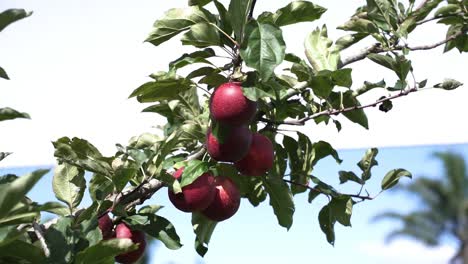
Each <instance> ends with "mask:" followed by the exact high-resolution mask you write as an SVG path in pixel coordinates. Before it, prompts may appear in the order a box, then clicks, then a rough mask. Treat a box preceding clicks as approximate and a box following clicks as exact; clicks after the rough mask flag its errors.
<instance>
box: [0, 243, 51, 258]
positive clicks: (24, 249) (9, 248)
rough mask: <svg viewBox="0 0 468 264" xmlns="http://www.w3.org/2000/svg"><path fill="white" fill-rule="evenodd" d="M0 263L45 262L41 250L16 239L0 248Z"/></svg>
mask: <svg viewBox="0 0 468 264" xmlns="http://www.w3.org/2000/svg"><path fill="white" fill-rule="evenodd" d="M12 258H13V259H14V260H12ZM4 259H8V260H6V261H4ZM0 262H1V263H28V264H42V263H46V260H45V256H44V253H43V250H42V249H41V248H39V247H37V246H35V245H33V244H31V243H28V242H25V241H22V240H19V239H18V240H15V241H13V242H11V243H8V244H7V245H5V246H2V247H0Z"/></svg>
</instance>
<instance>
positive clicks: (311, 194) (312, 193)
mask: <svg viewBox="0 0 468 264" xmlns="http://www.w3.org/2000/svg"><path fill="white" fill-rule="evenodd" d="M320 194H321V193H320V192H318V191H316V190H314V189H311V190H310V191H309V195H308V197H307V201H308V202H309V203H312V201H313V200H314V199H315V198H317V196H319V195H320Z"/></svg>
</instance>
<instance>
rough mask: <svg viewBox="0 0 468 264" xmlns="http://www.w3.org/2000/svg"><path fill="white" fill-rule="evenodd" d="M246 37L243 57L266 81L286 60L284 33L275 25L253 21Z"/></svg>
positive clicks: (248, 27)
mask: <svg viewBox="0 0 468 264" xmlns="http://www.w3.org/2000/svg"><path fill="white" fill-rule="evenodd" d="M231 3H232V2H231ZM245 36H246V39H245V40H244V42H242V45H241V48H240V54H241V57H242V59H244V61H245V63H246V64H247V66H249V67H252V68H254V69H256V70H257V71H258V72H259V74H260V78H262V80H264V81H266V80H268V79H269V78H270V77H271V76H272V74H273V72H274V70H275V68H276V66H278V65H279V64H281V62H282V61H283V59H284V56H285V48H286V44H285V42H284V40H283V33H282V31H281V29H280V28H278V27H277V26H275V25H272V24H265V23H260V22H258V21H255V20H252V21H251V22H249V23H248V24H247V26H246V29H245Z"/></svg>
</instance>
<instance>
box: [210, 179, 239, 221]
mask: <svg viewBox="0 0 468 264" xmlns="http://www.w3.org/2000/svg"><path fill="white" fill-rule="evenodd" d="M215 186H216V194H215V197H214V199H213V201H212V202H211V204H210V206H208V208H206V209H205V210H203V211H202V214H203V215H204V216H206V217H207V218H208V219H211V220H213V221H218V222H220V221H224V220H226V219H228V218H230V217H231V216H233V215H234V214H235V213H236V212H237V210H238V209H239V205H240V192H239V189H238V188H237V186H236V185H235V184H234V182H233V181H232V180H231V179H230V178H228V177H223V176H218V177H216V178H215Z"/></svg>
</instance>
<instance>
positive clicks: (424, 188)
mask: <svg viewBox="0 0 468 264" xmlns="http://www.w3.org/2000/svg"><path fill="white" fill-rule="evenodd" d="M434 156H435V157H436V158H438V159H439V160H441V161H442V164H443V168H444V175H443V177H439V178H437V179H433V178H427V177H419V178H418V179H416V180H414V181H412V182H411V183H410V184H407V185H404V186H400V187H398V188H396V189H397V190H398V189H399V190H403V191H405V192H407V193H410V194H413V195H415V196H416V197H417V198H418V200H419V203H420V206H419V208H418V209H417V210H415V211H413V212H410V213H408V214H400V213H396V212H384V213H382V214H380V215H377V216H376V217H375V219H377V220H379V219H385V218H386V219H388V218H390V219H395V220H398V221H401V223H402V224H403V225H402V228H400V229H395V230H393V231H392V232H391V233H389V234H388V235H387V238H386V240H387V241H390V240H392V239H394V238H396V237H399V236H409V237H412V238H415V239H417V240H419V241H421V242H423V243H425V244H426V245H429V246H436V245H439V244H440V243H441V242H442V241H441V238H442V237H446V236H449V237H452V238H454V239H455V240H456V241H457V242H458V250H457V252H456V254H455V255H454V256H453V257H452V258H451V260H450V263H464V264H468V175H467V169H466V167H467V165H466V163H465V160H464V158H463V156H461V155H459V154H456V153H450V152H438V153H434Z"/></svg>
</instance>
